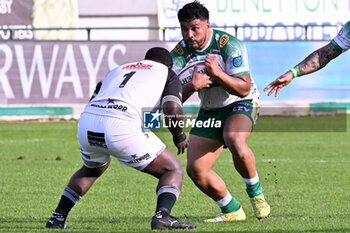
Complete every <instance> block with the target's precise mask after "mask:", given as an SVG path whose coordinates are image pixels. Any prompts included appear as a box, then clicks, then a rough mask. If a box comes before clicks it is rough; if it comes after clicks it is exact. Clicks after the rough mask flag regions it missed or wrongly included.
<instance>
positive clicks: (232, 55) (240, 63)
mask: <svg viewBox="0 0 350 233" xmlns="http://www.w3.org/2000/svg"><path fill="white" fill-rule="evenodd" d="M222 40H223V41H226V43H225V44H224V45H223V43H222V42H221V41H222ZM219 45H220V47H221V51H222V55H223V59H224V61H225V72H226V73H227V74H228V75H230V76H233V77H238V76H242V75H246V74H249V73H250V70H249V65H248V54H247V50H246V48H245V46H244V44H243V43H242V42H241V41H240V40H238V39H237V38H235V37H233V36H230V35H227V34H223V35H222V36H221V38H220V41H219Z"/></svg>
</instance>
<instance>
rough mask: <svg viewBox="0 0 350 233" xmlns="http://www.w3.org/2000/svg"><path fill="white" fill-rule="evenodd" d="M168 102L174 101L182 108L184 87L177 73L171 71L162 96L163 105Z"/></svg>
mask: <svg viewBox="0 0 350 233" xmlns="http://www.w3.org/2000/svg"><path fill="white" fill-rule="evenodd" d="M167 101H173V102H176V103H178V104H179V105H180V106H182V85H181V82H180V80H179V78H178V77H177V75H176V74H175V72H174V71H173V70H171V69H169V72H168V78H167V81H166V83H165V87H164V91H163V94H162V105H163V104H164V103H165V102H167Z"/></svg>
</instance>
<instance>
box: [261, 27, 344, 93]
mask: <svg viewBox="0 0 350 233" xmlns="http://www.w3.org/2000/svg"><path fill="white" fill-rule="evenodd" d="M349 48H350V21H349V22H347V23H346V24H345V25H344V26H343V28H342V29H341V30H340V31H339V33H338V34H337V35H336V37H334V38H333V40H331V42H329V43H328V44H327V45H325V46H323V47H321V48H319V49H317V50H316V51H314V52H312V53H311V54H310V55H308V56H307V57H306V58H305V59H304V60H303V61H302V62H300V63H299V64H298V65H296V66H295V67H294V68H292V69H291V70H289V71H287V72H286V73H285V74H283V75H281V76H280V77H278V78H277V79H276V80H274V81H273V82H271V83H270V84H269V85H267V86H266V87H265V89H264V91H268V90H269V89H270V88H271V90H270V91H269V93H268V95H269V96H270V95H271V94H272V93H273V92H275V97H277V96H278V94H279V92H280V90H281V88H282V87H284V86H287V85H288V84H289V83H290V82H291V81H292V80H293V79H294V78H295V77H299V76H303V75H306V74H310V73H313V72H315V71H318V70H320V69H322V68H323V67H325V66H326V65H327V64H328V62H330V61H331V60H333V59H334V58H336V57H338V56H339V55H340V54H341V53H343V52H345V51H346V50H348V49H349Z"/></svg>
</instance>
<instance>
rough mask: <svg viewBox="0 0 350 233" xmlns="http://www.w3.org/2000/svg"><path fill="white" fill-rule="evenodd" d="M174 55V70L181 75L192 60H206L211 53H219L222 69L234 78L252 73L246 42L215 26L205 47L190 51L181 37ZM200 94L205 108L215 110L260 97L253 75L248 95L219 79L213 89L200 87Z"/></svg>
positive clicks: (202, 105)
mask: <svg viewBox="0 0 350 233" xmlns="http://www.w3.org/2000/svg"><path fill="white" fill-rule="evenodd" d="M170 54H171V56H172V57H173V61H174V66H173V70H174V71H175V73H176V74H177V75H178V74H179V73H180V72H181V70H182V69H183V68H184V67H187V66H189V65H191V63H194V62H197V61H204V60H205V57H206V55H207V54H212V55H214V56H216V58H217V60H218V62H219V66H220V68H221V70H223V71H224V72H225V73H227V74H228V75H230V76H232V78H235V77H238V76H242V75H246V74H249V73H250V70H249V65H248V55H247V51H246V48H245V46H244V44H243V43H242V42H241V41H240V40H238V39H237V38H236V37H234V36H232V35H230V34H228V33H226V32H223V31H219V30H215V29H211V39H210V41H209V42H208V44H207V45H206V46H205V48H203V49H202V50H196V51H192V50H189V49H188V48H187V47H186V44H185V42H184V41H183V40H181V41H180V42H179V43H178V44H177V45H176V47H175V48H174V49H173V50H172V51H171V53H170ZM198 96H199V98H200V100H201V108H203V109H213V108H221V107H224V106H227V105H229V104H231V103H233V102H236V101H240V100H242V99H254V98H258V97H259V91H258V88H257V86H256V84H255V82H254V80H253V78H251V88H250V93H249V95H248V96H246V97H244V98H240V97H238V96H236V95H232V94H230V93H228V92H227V91H226V90H225V89H224V88H222V87H221V86H220V85H219V84H218V83H216V82H214V83H213V84H212V85H211V86H210V87H209V88H205V89H202V90H199V91H198Z"/></svg>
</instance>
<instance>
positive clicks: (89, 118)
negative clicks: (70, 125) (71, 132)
mask: <svg viewBox="0 0 350 233" xmlns="http://www.w3.org/2000/svg"><path fill="white" fill-rule="evenodd" d="M104 124H105V119H103V118H100V117H99V116H97V115H94V114H89V113H83V114H81V116H80V120H79V123H78V131H77V137H78V142H79V149H80V154H81V158H82V160H83V163H84V166H85V167H87V168H91V169H93V168H100V167H103V166H105V165H107V164H108V163H109V162H110V160H111V156H110V154H109V152H108V148H107V144H106V134H105V133H106V132H105V131H106V130H105V127H104Z"/></svg>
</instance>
